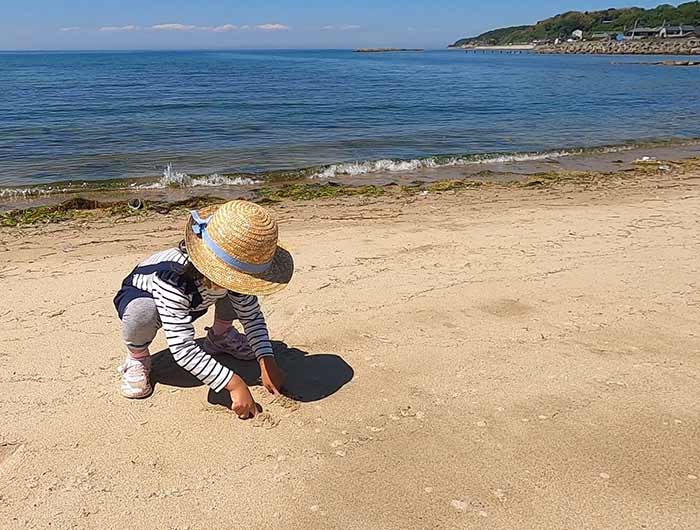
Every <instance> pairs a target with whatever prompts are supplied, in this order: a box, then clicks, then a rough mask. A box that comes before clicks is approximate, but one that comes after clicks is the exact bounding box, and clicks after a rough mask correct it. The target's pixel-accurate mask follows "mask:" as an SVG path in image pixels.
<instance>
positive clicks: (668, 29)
mask: <svg viewBox="0 0 700 530" xmlns="http://www.w3.org/2000/svg"><path fill="white" fill-rule="evenodd" d="M698 34H700V29H698V28H697V27H696V26H689V25H687V24H681V25H678V26H673V25H667V24H665V25H663V26H659V27H658V28H644V27H640V28H634V29H631V30H627V31H625V39H654V38H659V39H680V38H685V37H693V36H695V35H698Z"/></svg>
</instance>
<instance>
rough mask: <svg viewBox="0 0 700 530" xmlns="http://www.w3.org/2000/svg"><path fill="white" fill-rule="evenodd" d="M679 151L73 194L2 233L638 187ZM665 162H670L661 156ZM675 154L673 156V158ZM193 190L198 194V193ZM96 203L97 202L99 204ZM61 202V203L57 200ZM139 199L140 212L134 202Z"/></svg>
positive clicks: (10, 213)
mask: <svg viewBox="0 0 700 530" xmlns="http://www.w3.org/2000/svg"><path fill="white" fill-rule="evenodd" d="M677 149H678V148H675V149H668V148H667V150H665V151H664V150H662V149H660V148H657V150H649V149H647V150H645V152H647V153H650V154H652V155H654V156H648V155H647V156H644V157H642V158H635V157H636V156H637V152H636V151H634V150H630V151H627V152H626V153H624V155H625V156H626V158H627V161H625V160H623V159H621V158H619V157H620V156H622V154H623V152H620V151H615V152H611V153H606V154H602V153H601V154H599V155H598V156H597V157H590V156H589V157H586V156H583V155H579V157H576V156H572V157H571V158H569V159H566V160H556V161H552V160H547V159H542V160H538V161H532V160H530V161H527V162H521V163H520V166H518V165H517V163H513V164H512V165H511V166H510V170H509V171H504V170H503V168H501V171H500V172H498V171H481V172H479V173H478V174H477V173H465V172H464V171H463V170H462V168H442V170H441V171H440V178H435V175H433V178H430V179H425V178H423V179H420V178H416V175H412V177H411V178H404V179H396V178H393V179H390V180H386V181H378V180H374V181H370V182H371V183H368V181H366V180H363V179H361V180H357V181H352V180H348V181H345V182H337V181H315V182H310V181H297V182H282V183H276V184H275V183H272V184H268V185H264V186H257V187H252V188H236V189H233V190H224V189H222V188H218V189H206V190H192V189H181V190H175V191H174V192H173V191H170V190H166V191H165V193H160V192H158V193H153V194H143V193H140V194H139V195H138V197H137V196H135V195H133V194H131V195H129V194H127V195H125V194H123V193H121V192H117V193H110V194H107V193H102V194H99V193H98V194H94V195H90V194H86V193H77V194H69V195H68V198H64V197H60V196H52V197H51V199H52V201H51V202H49V203H47V204H40V205H37V204H32V205H29V206H26V207H24V208H21V207H20V208H15V209H10V210H7V211H4V212H3V211H0V227H22V226H31V225H40V224H50V223H56V222H64V221H73V220H82V221H86V220H89V219H97V218H105V217H107V218H109V217H114V218H119V219H127V218H138V217H143V216H148V215H151V214H170V213H171V212H185V211H187V210H189V209H193V208H200V207H202V206H205V205H208V204H218V203H222V202H225V201H227V200H232V199H244V200H250V201H254V202H258V203H261V204H287V203H295V202H298V201H315V200H321V201H323V200H327V199H344V198H352V197H359V198H364V199H371V198H378V197H386V198H387V199H388V200H392V199H396V200H403V199H410V198H411V197H416V196H420V197H424V196H427V195H429V194H432V193H438V194H439V193H444V192H449V193H457V192H463V191H468V190H473V189H500V190H503V191H504V192H507V191H508V190H516V189H521V188H533V187H534V188H540V187H541V188H549V187H556V186H559V185H562V184H567V185H571V186H574V187H576V186H580V187H584V188H585V187H587V186H590V185H592V184H596V185H597V184H599V183H605V182H607V181H610V182H621V181H627V182H630V183H635V182H637V181H640V182H641V181H643V180H644V179H646V178H652V177H653V178H658V177H660V176H664V175H667V176H668V177H669V178H676V177H679V176H680V177H682V176H684V175H686V174H687V173H689V172H690V173H692V172H694V171H697V170H698V168H700V144H698V145H697V146H696V149H694V151H693V153H694V155H693V153H688V152H686V153H685V156H684V157H679V156H678V154H679V153H678V150H677ZM661 155H666V156H661ZM674 155H675V156H674ZM193 191H194V192H193ZM95 197H97V198H95ZM61 198H62V199H63V200H61V201H59V199H61ZM135 198H136V199H137V202H136V205H135V206H134V205H133V204H132V202H131V201H133V200H134V199H135Z"/></svg>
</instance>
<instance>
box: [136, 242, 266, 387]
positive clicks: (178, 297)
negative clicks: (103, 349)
mask: <svg viewBox="0 0 700 530" xmlns="http://www.w3.org/2000/svg"><path fill="white" fill-rule="evenodd" d="M187 261H188V258H187V254H185V253H184V252H182V251H181V250H180V249H178V248H173V249H169V250H165V251H163V252H159V253H158V254H155V255H153V256H151V257H150V258H148V259H147V260H145V261H143V262H142V263H140V264H139V265H138V266H137V267H136V269H134V271H133V272H132V273H131V274H130V275H129V276H128V277H127V278H126V280H124V287H133V288H136V289H138V290H140V291H143V292H144V294H145V293H148V295H150V296H152V297H153V299H154V300H155V303H156V307H157V308H158V313H159V315H160V320H161V322H162V323H163V331H164V332H165V338H166V340H167V342H168V347H169V348H170V351H171V352H172V354H173V358H174V359H175V362H177V364H179V365H180V366H182V367H183V368H184V369H185V370H187V371H189V372H190V373H191V374H192V375H194V376H195V377H196V378H197V379H199V380H200V381H202V382H203V383H204V384H206V385H209V386H210V387H211V388H212V389H213V390H214V391H215V392H219V391H221V390H222V389H223V388H225V387H226V385H227V384H228V383H229V381H230V380H231V378H232V377H233V371H232V370H230V369H229V368H227V367H225V366H224V365H222V364H221V363H219V362H218V361H217V360H216V359H214V358H213V357H212V356H211V355H209V354H208V353H206V352H205V351H204V350H203V349H202V348H200V347H199V346H198V345H197V343H196V342H195V340H194V339H195V334H194V325H193V322H194V321H195V319H197V318H198V317H200V316H201V315H202V314H203V313H204V312H206V310H207V309H208V308H209V307H211V306H212V305H214V304H215V303H216V301H217V300H220V299H222V298H225V297H226V296H228V298H229V300H230V301H231V305H232V306H233V309H234V310H235V312H236V315H237V316H238V319H239V320H240V322H241V324H242V325H243V330H244V331H245V335H246V338H247V339H248V342H249V344H250V346H251V348H252V349H253V352H254V353H255V356H256V358H257V359H260V358H262V357H268V356H273V355H274V354H273V351H272V345H271V344H270V338H269V334H268V331H267V324H266V323H265V317H264V315H263V313H262V311H261V310H260V305H259V303H258V299H257V297H255V296H249V295H241V294H237V293H234V292H231V291H227V290H226V289H212V288H208V287H206V286H205V285H203V283H202V282H201V281H198V282H196V283H194V284H191V283H188V282H187V281H186V279H185V278H184V277H183V276H182V274H181V273H182V269H183V267H184V266H185V265H186V264H187Z"/></svg>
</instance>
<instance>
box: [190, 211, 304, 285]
mask: <svg viewBox="0 0 700 530" xmlns="http://www.w3.org/2000/svg"><path fill="white" fill-rule="evenodd" d="M217 209H218V206H211V207H208V208H203V209H202V210H201V211H200V212H199V214H200V216H201V217H202V218H205V217H209V216H210V215H213V214H214V212H216V210H217ZM185 246H186V247H187V254H188V255H189V258H190V261H191V262H192V263H193V264H194V266H195V267H196V268H197V270H198V271H199V272H201V273H202V274H203V275H204V276H206V277H207V278H208V279H209V280H211V281H212V282H214V283H215V284H217V285H218V286H220V287H224V288H225V289H228V290H229V291H233V292H236V293H240V294H250V295H266V294H272V293H276V292H278V291H281V290H282V289H284V288H285V287H287V285H288V284H289V282H290V281H291V279H292V276H293V274H294V259H293V258H292V255H291V254H290V253H289V251H288V250H287V249H285V248H283V247H282V246H281V245H278V246H277V251H276V252H275V256H274V258H273V259H272V264H271V265H270V267H269V268H268V269H267V270H266V271H265V272H263V273H260V274H248V273H245V272H241V271H239V270H237V269H234V268H233V267H231V266H230V265H228V264H226V263H224V262H223V261H222V260H220V259H219V258H218V257H217V256H216V254H214V252H212V251H211V250H210V249H209V248H208V247H207V246H206V245H205V244H204V241H202V239H201V238H200V237H199V236H197V235H196V234H195V233H194V230H193V229H192V216H191V215H190V217H189V219H188V221H187V227H186V229H185Z"/></svg>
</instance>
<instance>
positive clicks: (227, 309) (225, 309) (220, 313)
mask: <svg viewBox="0 0 700 530" xmlns="http://www.w3.org/2000/svg"><path fill="white" fill-rule="evenodd" d="M236 318H238V315H237V314H236V311H235V310H234V309H233V305H231V301H230V300H229V299H228V296H226V297H224V298H220V299H219V300H217V301H216V305H215V306H214V325H213V326H212V327H211V330H212V333H213V334H214V335H215V336H217V337H220V336H221V335H224V334H225V333H226V332H227V331H228V330H229V329H230V328H231V323H232V322H233V321H234V320H236Z"/></svg>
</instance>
